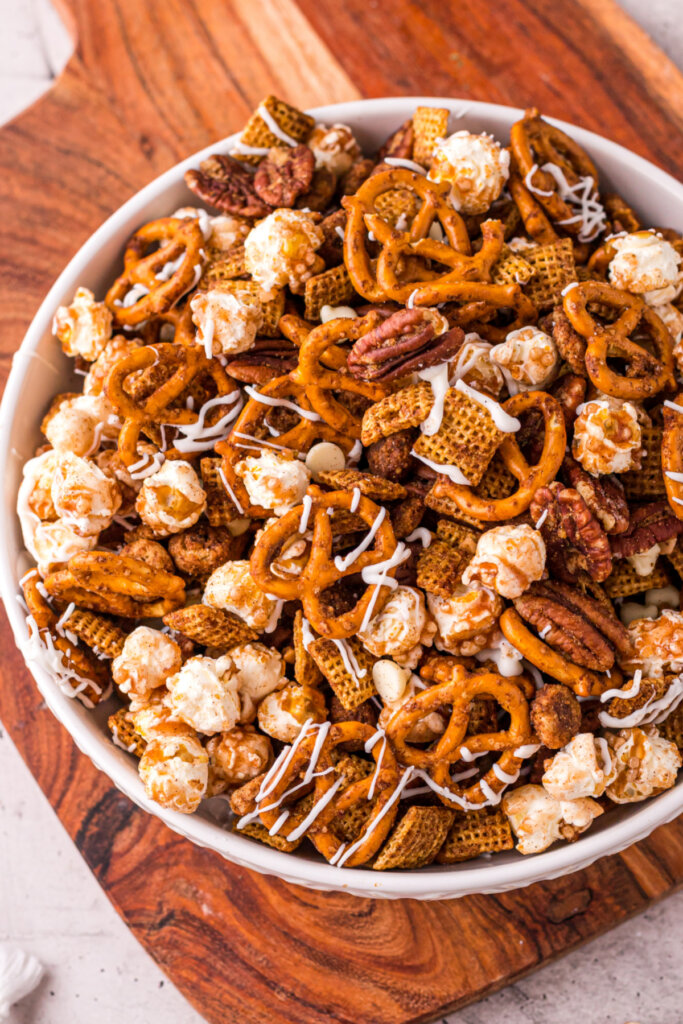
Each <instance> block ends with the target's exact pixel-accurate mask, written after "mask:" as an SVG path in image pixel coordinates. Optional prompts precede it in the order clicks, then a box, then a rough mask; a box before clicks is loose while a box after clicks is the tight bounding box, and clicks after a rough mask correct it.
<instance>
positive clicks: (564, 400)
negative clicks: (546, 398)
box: [548, 373, 586, 435]
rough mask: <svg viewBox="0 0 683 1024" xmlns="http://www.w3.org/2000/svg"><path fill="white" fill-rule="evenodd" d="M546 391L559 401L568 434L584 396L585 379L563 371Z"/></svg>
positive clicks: (576, 374)
mask: <svg viewBox="0 0 683 1024" xmlns="http://www.w3.org/2000/svg"><path fill="white" fill-rule="evenodd" d="M548 391H549V392H550V394H551V395H552V396H553V398H554V399H555V400H556V401H558V402H559V403H560V406H561V408H562V415H563V416H564V425H565V427H566V428H567V435H569V433H570V431H571V429H572V427H573V426H574V420H575V419H576V410H577V409H578V408H579V406H580V405H581V403H582V402H583V401H584V400H585V398H586V380H585V378H584V377H580V376H579V375H578V373H565V374H564V375H563V376H562V377H559V378H558V379H557V380H556V381H555V382H554V383H553V384H551V385H550V387H549V388H548Z"/></svg>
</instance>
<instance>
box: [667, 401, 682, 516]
mask: <svg viewBox="0 0 683 1024" xmlns="http://www.w3.org/2000/svg"><path fill="white" fill-rule="evenodd" d="M662 419H663V421H664V433H663V437H662V472H663V473H664V486H665V487H666V496H667V498H668V500H669V505H670V506H671V509H672V511H673V513H674V515H675V516H676V517H677V518H678V519H683V391H682V392H681V393H680V394H679V395H677V397H676V400H675V401H674V402H672V403H671V404H670V405H664V408H663V410H662Z"/></svg>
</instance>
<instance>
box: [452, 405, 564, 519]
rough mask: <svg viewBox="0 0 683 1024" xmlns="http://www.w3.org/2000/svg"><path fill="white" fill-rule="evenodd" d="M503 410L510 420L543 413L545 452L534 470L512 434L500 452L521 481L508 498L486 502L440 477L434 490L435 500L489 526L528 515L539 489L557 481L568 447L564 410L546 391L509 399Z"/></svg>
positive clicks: (510, 470) (461, 485)
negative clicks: (446, 500) (446, 501)
mask: <svg viewBox="0 0 683 1024" xmlns="http://www.w3.org/2000/svg"><path fill="white" fill-rule="evenodd" d="M502 408H503V409H504V410H505V412H507V413H509V414H510V415H511V416H519V415H521V414H522V413H525V412H531V411H537V412H540V413H541V414H542V416H543V422H544V426H545V437H544V441H543V451H542V453H541V457H540V459H539V460H538V463H537V464H536V465H535V466H530V465H529V463H528V462H527V460H526V458H525V457H524V455H523V454H522V451H521V449H520V447H519V444H518V443H517V441H516V440H515V438H514V437H513V436H511V435H510V434H506V436H505V440H504V441H503V443H502V444H501V446H500V448H499V449H498V453H499V455H500V457H501V459H502V461H503V463H504V465H505V468H506V469H507V470H508V471H509V472H510V473H511V474H512V475H513V476H514V477H516V479H517V480H518V481H519V487H518V488H517V490H516V491H514V492H513V493H512V494H510V495H508V496H507V497H506V498H484V497H481V496H480V495H478V494H475V493H474V491H473V490H472V488H470V487H466V486H464V485H463V484H455V483H453V482H452V481H451V480H449V479H448V478H447V477H445V476H439V477H438V478H437V481H436V483H435V484H434V488H433V494H434V496H435V497H447V498H450V499H451V500H452V501H454V502H455V504H456V505H457V506H458V508H459V509H460V510H461V511H462V512H466V513H467V514H468V515H470V516H474V517H475V518H476V519H480V520H483V521H484V522H488V523H493V522H500V521H502V520H505V519H514V518H515V516H518V515H521V514H522V512H525V511H526V510H527V509H528V507H529V505H530V504H531V500H532V498H533V496H534V494H535V493H536V491H537V490H538V488H539V487H544V486H545V485H546V484H547V483H550V481H551V480H553V479H554V478H555V475H556V473H557V471H558V470H559V468H560V466H561V464H562V460H563V459H564V454H565V449H566V446H567V430H566V427H565V422H564V416H563V414H562V408H561V406H560V404H559V402H557V401H556V400H555V399H554V398H553V397H552V396H551V395H548V394H546V393H545V392H544V391H527V392H524V393H521V394H519V395H514V396H513V397H512V398H508V400H507V401H506V402H503V403H502Z"/></svg>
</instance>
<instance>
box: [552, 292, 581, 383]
mask: <svg viewBox="0 0 683 1024" xmlns="http://www.w3.org/2000/svg"><path fill="white" fill-rule="evenodd" d="M551 316H552V325H553V326H552V335H553V339H554V341H555V344H556V345H557V351H558V352H559V353H560V355H561V356H562V358H563V359H564V361H565V362H566V363H569V365H570V367H571V368H572V370H573V371H574V373H576V374H578V375H579V376H580V377H587V376H588V374H587V372H586V339H585V338H582V337H581V335H580V334H579V333H578V332H577V331H575V330H574V328H573V327H572V325H571V324H570V322H569V320H568V318H567V316H566V314H565V312H564V309H563V308H562V306H555V308H554V310H553V311H552V314H551Z"/></svg>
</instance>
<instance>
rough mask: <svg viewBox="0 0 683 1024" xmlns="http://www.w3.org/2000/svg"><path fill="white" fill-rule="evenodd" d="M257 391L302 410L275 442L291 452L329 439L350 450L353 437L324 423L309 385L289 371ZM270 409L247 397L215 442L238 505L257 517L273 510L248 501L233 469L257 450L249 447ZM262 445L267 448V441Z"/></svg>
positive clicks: (306, 449) (253, 442)
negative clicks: (226, 431)
mask: <svg viewBox="0 0 683 1024" xmlns="http://www.w3.org/2000/svg"><path fill="white" fill-rule="evenodd" d="M258 394H259V395H263V397H264V398H266V399H268V398H270V399H278V400H284V401H285V402H288V403H289V402H291V403H293V404H294V405H296V406H298V407H299V409H300V410H302V413H301V414H300V415H299V419H298V422H297V423H295V424H294V426H293V427H290V428H289V430H286V431H284V432H283V433H281V434H278V435H277V440H276V444H277V445H278V446H279V447H280V448H290V449H291V450H292V451H293V452H307V451H308V450H309V448H310V447H311V446H312V445H313V444H314V443H315V442H316V441H331V442H332V443H333V444H337V445H339V447H340V448H341V449H342V450H343V451H344V452H345V453H346V454H348V452H350V451H351V448H352V447H353V440H352V438H351V437H349V435H348V434H347V433H344V432H343V431H339V430H336V429H335V428H334V427H332V426H330V425H329V424H328V423H325V421H324V420H323V419H322V418H321V417H320V414H319V413H317V412H316V411H315V410H314V409H313V407H312V403H311V401H310V399H309V389H308V387H306V386H305V385H303V384H298V383H297V382H296V381H294V380H292V377H291V375H290V374H284V375H283V376H281V377H276V378H275V379H274V380H271V381H268V383H267V384H264V385H263V386H262V387H260V388H259V389H258ZM275 404H276V405H277V404H279V403H278V402H276V403H275ZM271 409H272V406H271V405H270V404H269V403H267V402H262V401H259V400H258V399H257V398H250V399H249V401H248V402H246V403H245V405H244V408H243V409H242V411H241V413H240V414H239V416H238V418H237V420H236V421H235V424H234V426H233V428H232V430H231V432H230V434H229V436H228V437H227V438H226V440H225V441H220V442H219V443H218V444H217V445H216V446H215V447H216V452H217V454H218V455H220V456H221V458H222V464H221V469H222V472H223V475H224V477H225V479H226V480H227V482H228V484H229V485H230V487H231V489H232V491H233V492H234V494H235V496H236V497H237V500H238V501H239V503H240V506H241V507H242V509H243V511H244V512H245V514H246V515H249V516H252V517H253V518H256V519H269V518H270V517H271V516H272V514H273V510H272V509H268V508H262V507H261V506H260V505H252V504H251V499H250V497H249V493H248V491H247V489H246V487H245V486H244V483H243V481H242V479H241V477H240V476H239V475H238V474H237V472H236V471H235V467H236V465H237V463H238V462H240V461H241V460H242V459H244V458H246V456H248V455H254V454H256V453H255V452H254V451H253V450H252V449H253V448H255V447H258V440H259V439H260V438H261V435H262V434H263V433H265V428H264V421H265V419H266V416H267V415H268V412H269V411H270V410H271ZM305 414H309V415H310V418H307V417H306V415H305ZM250 439H251V440H250ZM265 449H266V450H267V444H266V446H265Z"/></svg>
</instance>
